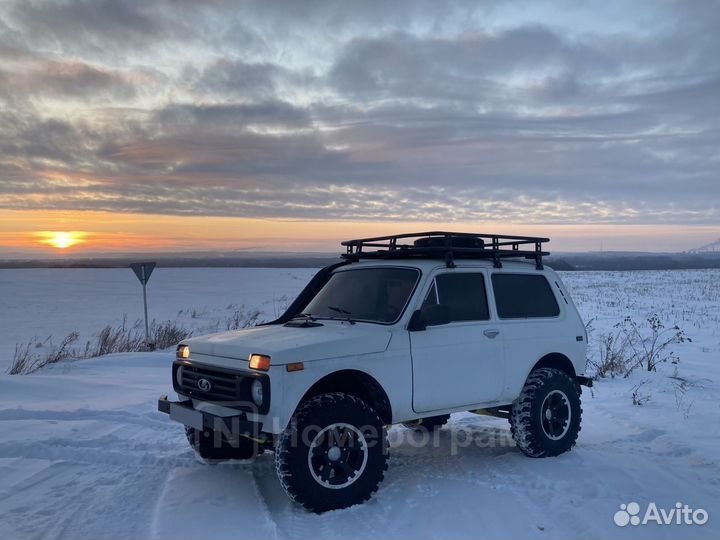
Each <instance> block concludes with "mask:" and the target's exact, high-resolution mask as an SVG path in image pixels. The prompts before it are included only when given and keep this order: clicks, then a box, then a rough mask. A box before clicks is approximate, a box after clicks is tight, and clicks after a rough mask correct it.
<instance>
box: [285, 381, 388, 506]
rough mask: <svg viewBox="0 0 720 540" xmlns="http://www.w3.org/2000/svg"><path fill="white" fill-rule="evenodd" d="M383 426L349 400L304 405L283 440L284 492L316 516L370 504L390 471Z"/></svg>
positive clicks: (337, 397) (333, 396) (327, 397)
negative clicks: (385, 475) (365, 503)
mask: <svg viewBox="0 0 720 540" xmlns="http://www.w3.org/2000/svg"><path fill="white" fill-rule="evenodd" d="M387 458H388V445H387V435H386V433H385V427H384V426H383V422H382V420H381V419H380V417H379V416H378V415H377V413H376V412H375V411H374V410H373V409H372V407H370V406H369V405H368V404H367V403H365V402H364V401H362V400H361V399H359V398H357V397H355V396H352V395H350V394H344V393H340V392H334V393H329V394H321V395H319V396H316V397H314V398H311V399H310V400H308V401H307V402H305V403H304V404H303V405H302V406H301V407H300V409H299V410H298V411H297V413H295V415H294V416H293V418H292V420H291V421H290V425H289V426H288V427H287V429H285V431H284V432H283V433H282V435H281V436H280V440H279V441H278V445H277V449H276V452H275V468H276V470H277V474H278V478H279V479H280V483H281V484H282V486H283V488H284V489H285V492H286V493H287V494H288V495H289V496H290V497H291V498H292V499H293V500H294V501H295V502H298V503H300V504H302V505H303V506H304V507H305V508H307V509H308V510H312V511H313V512H318V513H319V512H325V511H327V510H335V509H338V508H346V507H348V506H352V505H354V504H357V503H361V502H364V501H366V500H368V499H369V498H370V497H371V496H372V494H373V493H374V492H375V491H376V490H377V489H378V486H379V485H380V482H381V481H382V479H383V476H384V474H385V470H386V469H387Z"/></svg>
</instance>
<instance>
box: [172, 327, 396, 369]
mask: <svg viewBox="0 0 720 540" xmlns="http://www.w3.org/2000/svg"><path fill="white" fill-rule="evenodd" d="M322 324H323V325H322V326H316V327H300V328H298V327H291V326H283V325H271V326H256V327H254V328H246V329H243V330H232V331H229V332H222V333H219V334H211V335H208V336H200V337H196V338H190V339H186V340H183V343H184V344H186V345H188V346H189V347H190V358H191V359H192V358H193V357H197V356H221V357H225V358H234V359H237V360H241V361H245V362H247V360H248V357H249V356H250V355H251V354H253V353H257V354H267V355H269V356H270V357H271V358H272V361H271V362H272V364H273V365H283V364H288V363H291V362H309V361H312V360H322V359H326V358H341V357H343V356H357V355H360V354H371V353H377V352H382V351H384V350H385V349H387V346H388V344H389V343H390V337H391V335H392V334H391V332H390V329H389V328H388V327H387V326H381V325H376V324H367V323H356V324H349V323H346V322H339V321H323V323H322ZM198 360H201V358H198Z"/></svg>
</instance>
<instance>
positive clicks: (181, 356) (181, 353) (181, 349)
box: [175, 345, 190, 360]
mask: <svg viewBox="0 0 720 540" xmlns="http://www.w3.org/2000/svg"><path fill="white" fill-rule="evenodd" d="M175 357H176V358H177V359H178V360H185V359H186V358H190V347H188V346H187V345H178V348H177V352H176V353H175Z"/></svg>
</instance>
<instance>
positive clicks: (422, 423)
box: [403, 414, 450, 431]
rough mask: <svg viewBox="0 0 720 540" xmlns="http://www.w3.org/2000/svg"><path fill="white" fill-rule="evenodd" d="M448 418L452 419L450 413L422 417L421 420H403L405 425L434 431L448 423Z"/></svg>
mask: <svg viewBox="0 0 720 540" xmlns="http://www.w3.org/2000/svg"><path fill="white" fill-rule="evenodd" d="M448 420H450V415H449V414H441V415H439V416H428V417H427V418H420V419H419V420H413V421H412V422H403V426H405V427H406V428H410V429H425V430H427V431H434V430H436V429H438V428H441V427H442V426H444V425H445V424H447V422H448Z"/></svg>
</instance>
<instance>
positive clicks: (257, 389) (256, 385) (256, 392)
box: [250, 379, 265, 407]
mask: <svg viewBox="0 0 720 540" xmlns="http://www.w3.org/2000/svg"><path fill="white" fill-rule="evenodd" d="M250 395H251V396H252V400H253V403H255V405H257V406H258V407H260V406H262V404H263V398H264V397H265V396H264V395H263V385H262V383H261V382H260V381H259V380H258V379H255V380H254V381H253V383H252V386H251V387H250Z"/></svg>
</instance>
